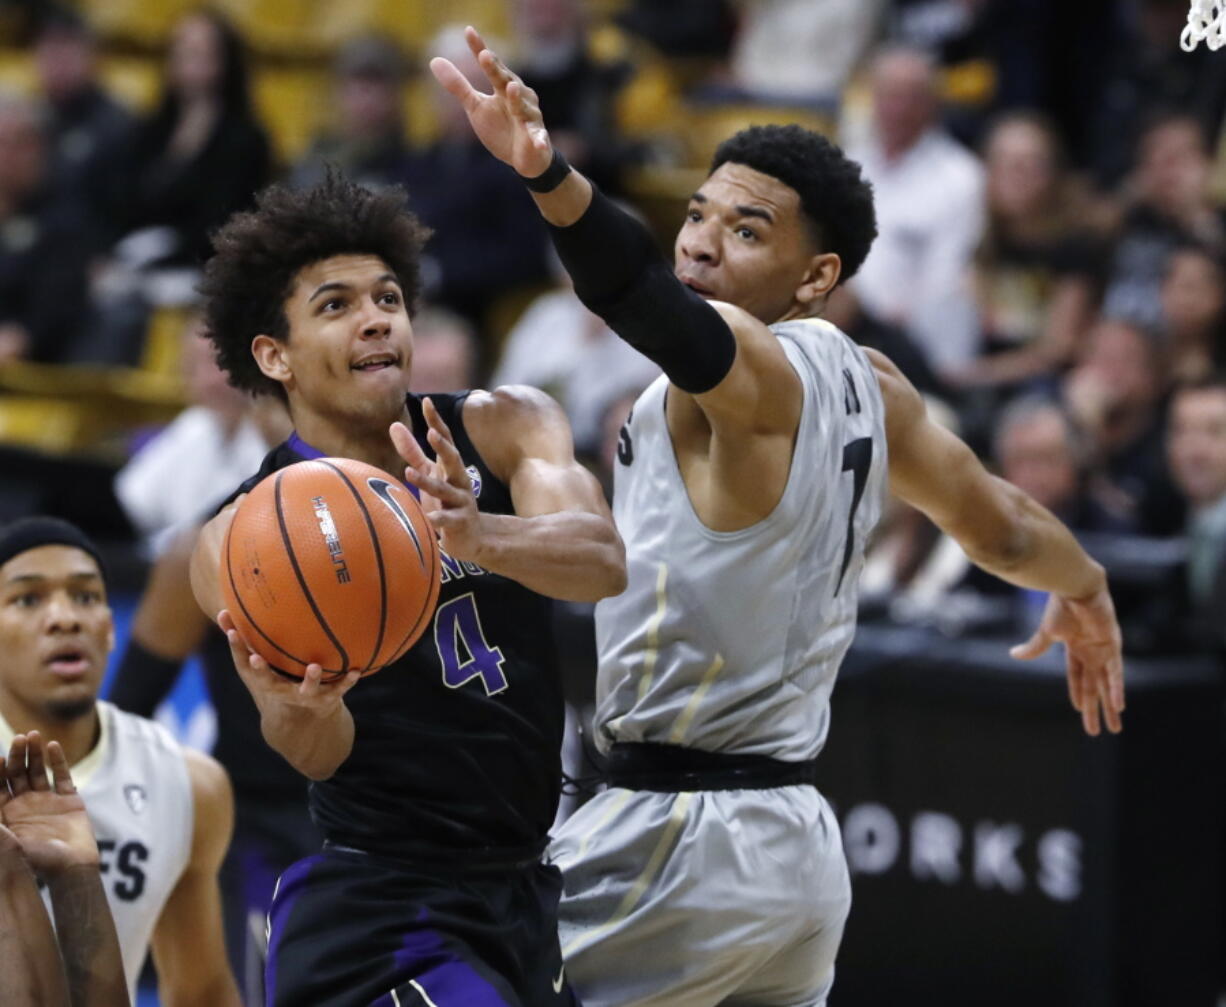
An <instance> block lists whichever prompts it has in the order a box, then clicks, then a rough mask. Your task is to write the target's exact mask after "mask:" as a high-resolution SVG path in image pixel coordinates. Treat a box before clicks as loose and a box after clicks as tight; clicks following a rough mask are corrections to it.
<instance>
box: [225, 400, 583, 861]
mask: <svg viewBox="0 0 1226 1007" xmlns="http://www.w3.org/2000/svg"><path fill="white" fill-rule="evenodd" d="M467 395H468V393H467V392H464V393H461V394H458V395H431V396H430V398H431V400H432V401H433V402H434V405H435V407H436V408H437V409H438V411H439V414H440V415H441V416H442V418H443V420H444V422H446V424H447V426H448V427H449V428H450V429H451V432H452V436H453V438H454V439H455V444H456V447H457V448H458V449H459V452H460V455H461V457H462V458H463V459H464V463H465V465H466V466H467V468H468V472H469V475H470V476H472V479H473V492H474V493H475V494H476V497H477V506H478V507H479V509H480V510H482V511H486V512H489V513H494V514H511V513H514V508H513V506H512V503H511V494H510V490H509V489H508V488H507V487H506V486H505V485H504V484H503V483H502V482H500V481H499V480H498V479H497V478H495V477H494V475H493V473H491V472H490V470H489V468H488V467H487V466H486V464H485V462H484V460H483V459H482V458H481V456H480V455H479V454H478V453H477V451H476V449H475V448H474V447H473V445H472V442H471V441H470V440H469V437H468V434H467V432H466V431H465V428H464V421H463V418H462V409H463V405H464V401H465V399H466V398H467ZM408 407H409V412H410V414H411V416H412V427H413V430H414V431H415V433H416V435H417V440H418V443H419V444H420V445H421V447H422V450H423V451H424V452H425V453H426V455H427V457H429V458H431V459H433V458H434V451H433V450H432V448H431V447H430V445H429V443H428V442H427V440H426V438H425V436H424V432H425V430H426V423H425V419H424V417H423V415H422V409H421V400H420V398H419V397H417V396H409V398H408ZM318 454H319V453H318V452H317V451H314V450H313V449H312V448H310V447H309V446H308V445H306V444H304V443H303V442H302V441H301V440H300V439H298V438H297V437H291V438H290V440H288V441H286V442H285V443H283V444H281V445H279V446H278V447H276V448H274V449H273V450H272V451H271V452H270V453H269V454H268V456H267V457H266V458H265V459H264V462H263V464H262V465H261V466H260V470H259V472H258V473H256V475H255V476H253V477H252V478H251V479H248V480H247V481H246V482H245V483H243V485H242V487H241V489H240V490H239V491H238V492H247V491H249V490H251V489H252V488H253V487H254V486H255V485H256V484H257V483H258V482H260V480H262V479H263V478H265V477H266V476H268V475H269V474H271V473H273V472H275V471H277V470H278V469H282V468H285V467H286V466H288V465H292V464H294V463H295V462H299V461H303V460H304V459H306V458H311V457H317V456H318ZM442 563H443V572H442V585H441V588H440V592H439V599H438V607H437V610H436V612H435V615H434V619H433V622H432V624H431V626H429V627H428V628H427V629H426V631H425V633H424V634H423V635H422V637H421V639H420V640H418V642H417V643H416V644H415V645H414V646H413V647H412V648H411V649H410V650H409V651H408V653H406V654H405V655H404V656H403V657H402V658H401V659H400V660H398V661H396V662H395V663H394V664H391V665H389V666H388V667H386V668H384V669H383V670H382V671H380V672H378V673H377V674H374V675H370V676H368V677H366V678H364V679H362V680H361V681H359V682H358V683H357V685H355V686H354V687H353V689H352V690H351V691H350V692H349V694H348V695H347V696H346V699H345V702H346V704H347V705H348V707H349V709H350V712H351V713H352V714H353V720H354V728H355V730H354V741H353V751H352V752H351V753H350V755H349V758H348V759H346V761H345V762H344V763H343V764H342V765H341V767H340V768H339V769H338V770H337V771H336V773H335V774H334V775H333V776H332V777H331V778H330V779H328V780H323V781H319V782H315V783H313V784H312V785H311V788H310V802H311V813H312V815H313V817H314V818H315V820H316V822H317V823H318V824H319V826H320V828H321V829H322V831H323V833H324V836H325V838H326V839H327V840H328V841H330V842H332V843H334V844H339V845H342V846H349V847H354V848H357V849H361V850H366V851H368V852H370V853H377V854H381V855H385V856H392V857H396V858H406V859H414V860H431V861H434V860H440V859H445V860H450V861H460V862H464V863H470V864H473V865H474V866H475V865H477V864H479V863H481V862H482V861H483V860H484V861H498V862H501V861H508V860H514V861H517V860H523V859H528V858H531V857H535V856H537V855H538V854H539V853H540V852H541V851H542V850H543V848H544V844H545V842H546V840H547V835H548V830H549V827H550V825H551V824H552V823H553V818H554V814H555V812H556V809H557V803H558V796H559V790H560V786H561V757H560V749H561V744H562V724H563V704H562V689H561V683H560V679H559V674H558V668H557V660H556V654H555V651H554V644H553V635H552V628H551V604H552V603H551V601H550V600H549V599H548V598H545V597H544V596H542V595H540V594H537V593H536V592H535V591H531V590H529V589H528V588H526V587H524V586H523V585H522V584H520V583H518V582H516V581H513V580H510V579H508V578H506V577H502V576H499V575H498V574H495V573H491V572H490V571H488V570H484V569H482V568H481V567H478V566H476V565H475V564H473V563H467V562H460V561H458V560H455V559H453V558H452V557H450V556H448V555H446V554H445V553H444V554H442Z"/></svg>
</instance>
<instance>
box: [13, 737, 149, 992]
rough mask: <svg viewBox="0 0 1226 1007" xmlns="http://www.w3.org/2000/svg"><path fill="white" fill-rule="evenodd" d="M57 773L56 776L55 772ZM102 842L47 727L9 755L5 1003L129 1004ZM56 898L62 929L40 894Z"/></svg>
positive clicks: (54, 904) (53, 900) (15, 743)
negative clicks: (42, 889)
mask: <svg viewBox="0 0 1226 1007" xmlns="http://www.w3.org/2000/svg"><path fill="white" fill-rule="evenodd" d="M48 771H50V773H51V779H50V780H48V778H47V773H48ZM98 868H99V857H98V844H97V842H95V840H94V830H93V828H92V827H91V826H90V824H89V816H88V815H87V814H86V812H85V804H84V802H83V801H82V800H81V797H80V795H79V794H77V788H76V787H75V786H74V784H73V782H72V774H71V773H70V772H69V770H68V760H67V759H66V758H65V757H64V750H63V749H62V748H61V747H60V746H59V744H57V743H56V742H54V741H53V742H51V743H50V744H48V745H46V746H44V745H43V739H42V737H41V736H40V735H39V733H38V732H37V731H33V732H31V733H30V735H29V736H28V737H27V736H26V735H24V734H19V735H17V736H16V737H15V738H14V739H13V742H12V744H11V745H10V746H9V753H8V756H7V758H6V757H5V756H4V754H3V753H0V1003H2V1004H4V1005H5V1007H115V1005H117V1004H122V1003H126V1002H127V1000H128V987H127V983H125V981H124V977H123V957H122V955H121V954H120V952H119V937H118V936H117V935H116V933H115V921H114V920H113V919H112V918H111V910H110V907H109V906H108V905H107V902H106V892H105V891H104V890H103V887H102V877H101V875H100V874H99V871H98ZM39 880H41V881H42V882H43V883H44V884H45V885H46V886H47V890H48V894H49V896H50V901H51V908H52V913H53V914H54V917H55V929H54V930H52V928H51V920H50V918H49V917H48V916H47V907H46V905H45V904H44V903H43V900H42V897H41V896H40V895H39V894H38V881H39Z"/></svg>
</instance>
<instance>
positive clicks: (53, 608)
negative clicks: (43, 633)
mask: <svg viewBox="0 0 1226 1007" xmlns="http://www.w3.org/2000/svg"><path fill="white" fill-rule="evenodd" d="M80 628H81V613H80V612H79V611H77V606H76V605H74V604H73V603H72V601H71V599H69V598H68V597H67V596H65V595H63V594H61V593H59V592H56V593H55V594H53V595H52V596H51V597H50V598H49V599H48V602H47V629H48V630H49V631H50V632H53V633H75V632H76V631H77V630H79V629H80Z"/></svg>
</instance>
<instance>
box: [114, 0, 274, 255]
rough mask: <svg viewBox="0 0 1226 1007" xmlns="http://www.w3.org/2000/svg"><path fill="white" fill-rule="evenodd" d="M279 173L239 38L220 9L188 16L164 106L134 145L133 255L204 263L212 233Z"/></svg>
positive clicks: (129, 203) (128, 206) (177, 39)
mask: <svg viewBox="0 0 1226 1007" xmlns="http://www.w3.org/2000/svg"><path fill="white" fill-rule="evenodd" d="M270 175H271V153H270V148H269V143H268V137H267V134H266V133H265V131H264V128H263V127H262V126H261V125H260V123H259V122H258V121H257V119H256V117H255V113H254V112H253V110H252V107H251V97H250V94H249V91H248V84H247V64H246V58H245V56H244V53H243V44H242V40H241V38H240V37H239V35H238V32H237V31H236V30H235V29H234V27H233V26H232V25H231V24H230V23H229V22H228V21H227V20H226V19H225V18H223V17H222V16H221V15H220V14H217V13H215V12H212V11H208V10H200V11H196V12H194V13H191V14H188V15H187V16H185V17H184V18H183V19H182V20H180V21H179V22H178V24H176V25H175V27H174V30H173V32H172V33H171V39H170V52H169V58H168V60H167V63H166V78H165V84H164V88H163V92H162V97H161V100H160V101H159V102H158V105H157V107H156V109H155V110H154V112H153V114H152V115H150V116H149V117H148V118H146V119H144V120H143V121H142V122H141V124H140V125H139V126H138V127H137V130H136V133H135V136H134V139H133V145H132V151H131V158H130V163H129V165H128V167H127V171H126V179H127V183H128V184H127V186H126V189H125V193H124V208H125V210H126V211H127V212H126V214H125V217H124V220H123V225H124V230H125V231H126V232H129V238H128V241H127V242H126V243H125V245H126V248H127V249H128V250H130V251H131V254H132V255H133V256H134V257H135V258H137V259H138V260H142V261H143V262H145V263H159V264H168V265H176V266H193V267H194V266H199V265H201V264H202V263H203V262H204V260H205V258H207V256H208V255H209V252H210V246H209V241H208V234H209V232H210V231H211V230H213V229H214V228H215V227H218V226H219V225H220V224H221V223H222V222H223V221H225V220H226V218H228V217H229V216H230V214H231V213H233V212H234V211H235V210H239V209H242V208H243V207H244V206H246V205H247V204H248V203H250V202H251V201H252V198H253V196H254V194H255V192H256V190H257V189H260V188H262V187H263V186H264V185H265V184H266V183H267V182H268V181H269V179H270ZM137 231H140V232H143V235H144V237H145V238H146V240H147V242H148V244H147V245H146V246H145V247H144V248H143V249H139V250H138V249H136V248H134V244H133V243H132V237H133V235H132V234H131V233H130V232H137Z"/></svg>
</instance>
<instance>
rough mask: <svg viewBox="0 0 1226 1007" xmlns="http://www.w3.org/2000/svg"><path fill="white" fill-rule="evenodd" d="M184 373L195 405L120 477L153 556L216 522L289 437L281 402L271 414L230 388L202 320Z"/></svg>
mask: <svg viewBox="0 0 1226 1007" xmlns="http://www.w3.org/2000/svg"><path fill="white" fill-rule="evenodd" d="M183 366H184V378H185V383H186V387H187V399H188V401H189V402H190V403H191V405H190V406H188V408H187V409H185V410H184V411H183V412H181V413H180V414H179V415H178V416H177V417H176V418H175V419H174V421H173V422H172V423H171V424H170V425H169V426H168V427H166V428H165V429H164V430H162V431H161V432H159V433H158V434H157V435H155V436H154V437H153V438H152V439H151V440H150V441H149V442H148V443H146V444H145V445H144V446H143V447H142V448H141V449H140V450H139V451H138V452H137V453H136V455H135V456H134V457H133V458H132V460H131V461H129V462H128V463H127V465H125V466H124V467H123V468H122V469H121V470H120V472H119V474H118V475H117V476H116V477H115V494H116V496H117V497H118V498H119V501H120V503H121V504H122V506H123V508H124V510H125V511H126V512H127V515H128V518H129V519H130V520H131V522H132V526H133V527H134V528H135V529H137V530H138V531H139V532H140V534H141V536H142V537H143V539H144V543H145V546H146V548H147V549H148V550H149V551H150V552H152V553H154V554H156V553H158V552H161V550H162V548H164V547H165V545H166V544H167V543H168V542H169V540H170V539H171V538H172V537H173V536H174V535H175V534H176V533H177V532H178V531H180V530H181V529H182V528H183V527H184V526H186V525H193V526H194V525H195V524H196V523H198V522H199V521H200V520H201V519H203V518H204V517H205V516H207V515H210V514H211V513H212V511H213V510H214V509H215V508H216V506H217V504H219V503H220V502H221V500H222V498H223V497H225V496H226V495H227V494H228V493H229V492H230V490H231V489H232V488H233V486H234V485H235V483H236V482H238V481H240V480H241V478H242V475H238V477H237V478H236V474H240V473H241V474H245V473H250V472H253V471H255V470H256V469H257V468H259V465H260V462H261V461H262V460H263V458H264V455H265V454H266V453H267V451H268V448H269V445H270V444H273V443H275V442H276V441H277V440H278V439H279V438H280V436H281V435H283V434H285V433H286V432H287V426H286V424H287V421H286V420H285V417H284V411H283V409H281V407H280V404H279V403H275V402H274V403H270V405H271V412H269V410H268V409H267V408H266V407H264V406H263V405H261V406H259V407H257V406H256V404H255V403H254V402H253V401H252V400H251V398H250V397H248V396H247V395H244V394H243V393H242V392H240V391H237V390H236V389H234V388H231V387H230V385H229V384H228V383H227V381H226V377H225V375H224V374H223V373H222V372H221V371H220V370H219V369H218V367H217V362H216V360H215V359H214V358H213V350H212V347H211V346H210V345H209V343H208V341H207V340H206V339H205V338H204V329H203V321H202V319H201V318H200V316H198V315H193V316H192V317H191V319H190V320H189V321H188V323H187V325H186V327H185V330H184V334H183ZM270 437H271V438H272V439H271V440H270V439H269V438H270Z"/></svg>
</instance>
